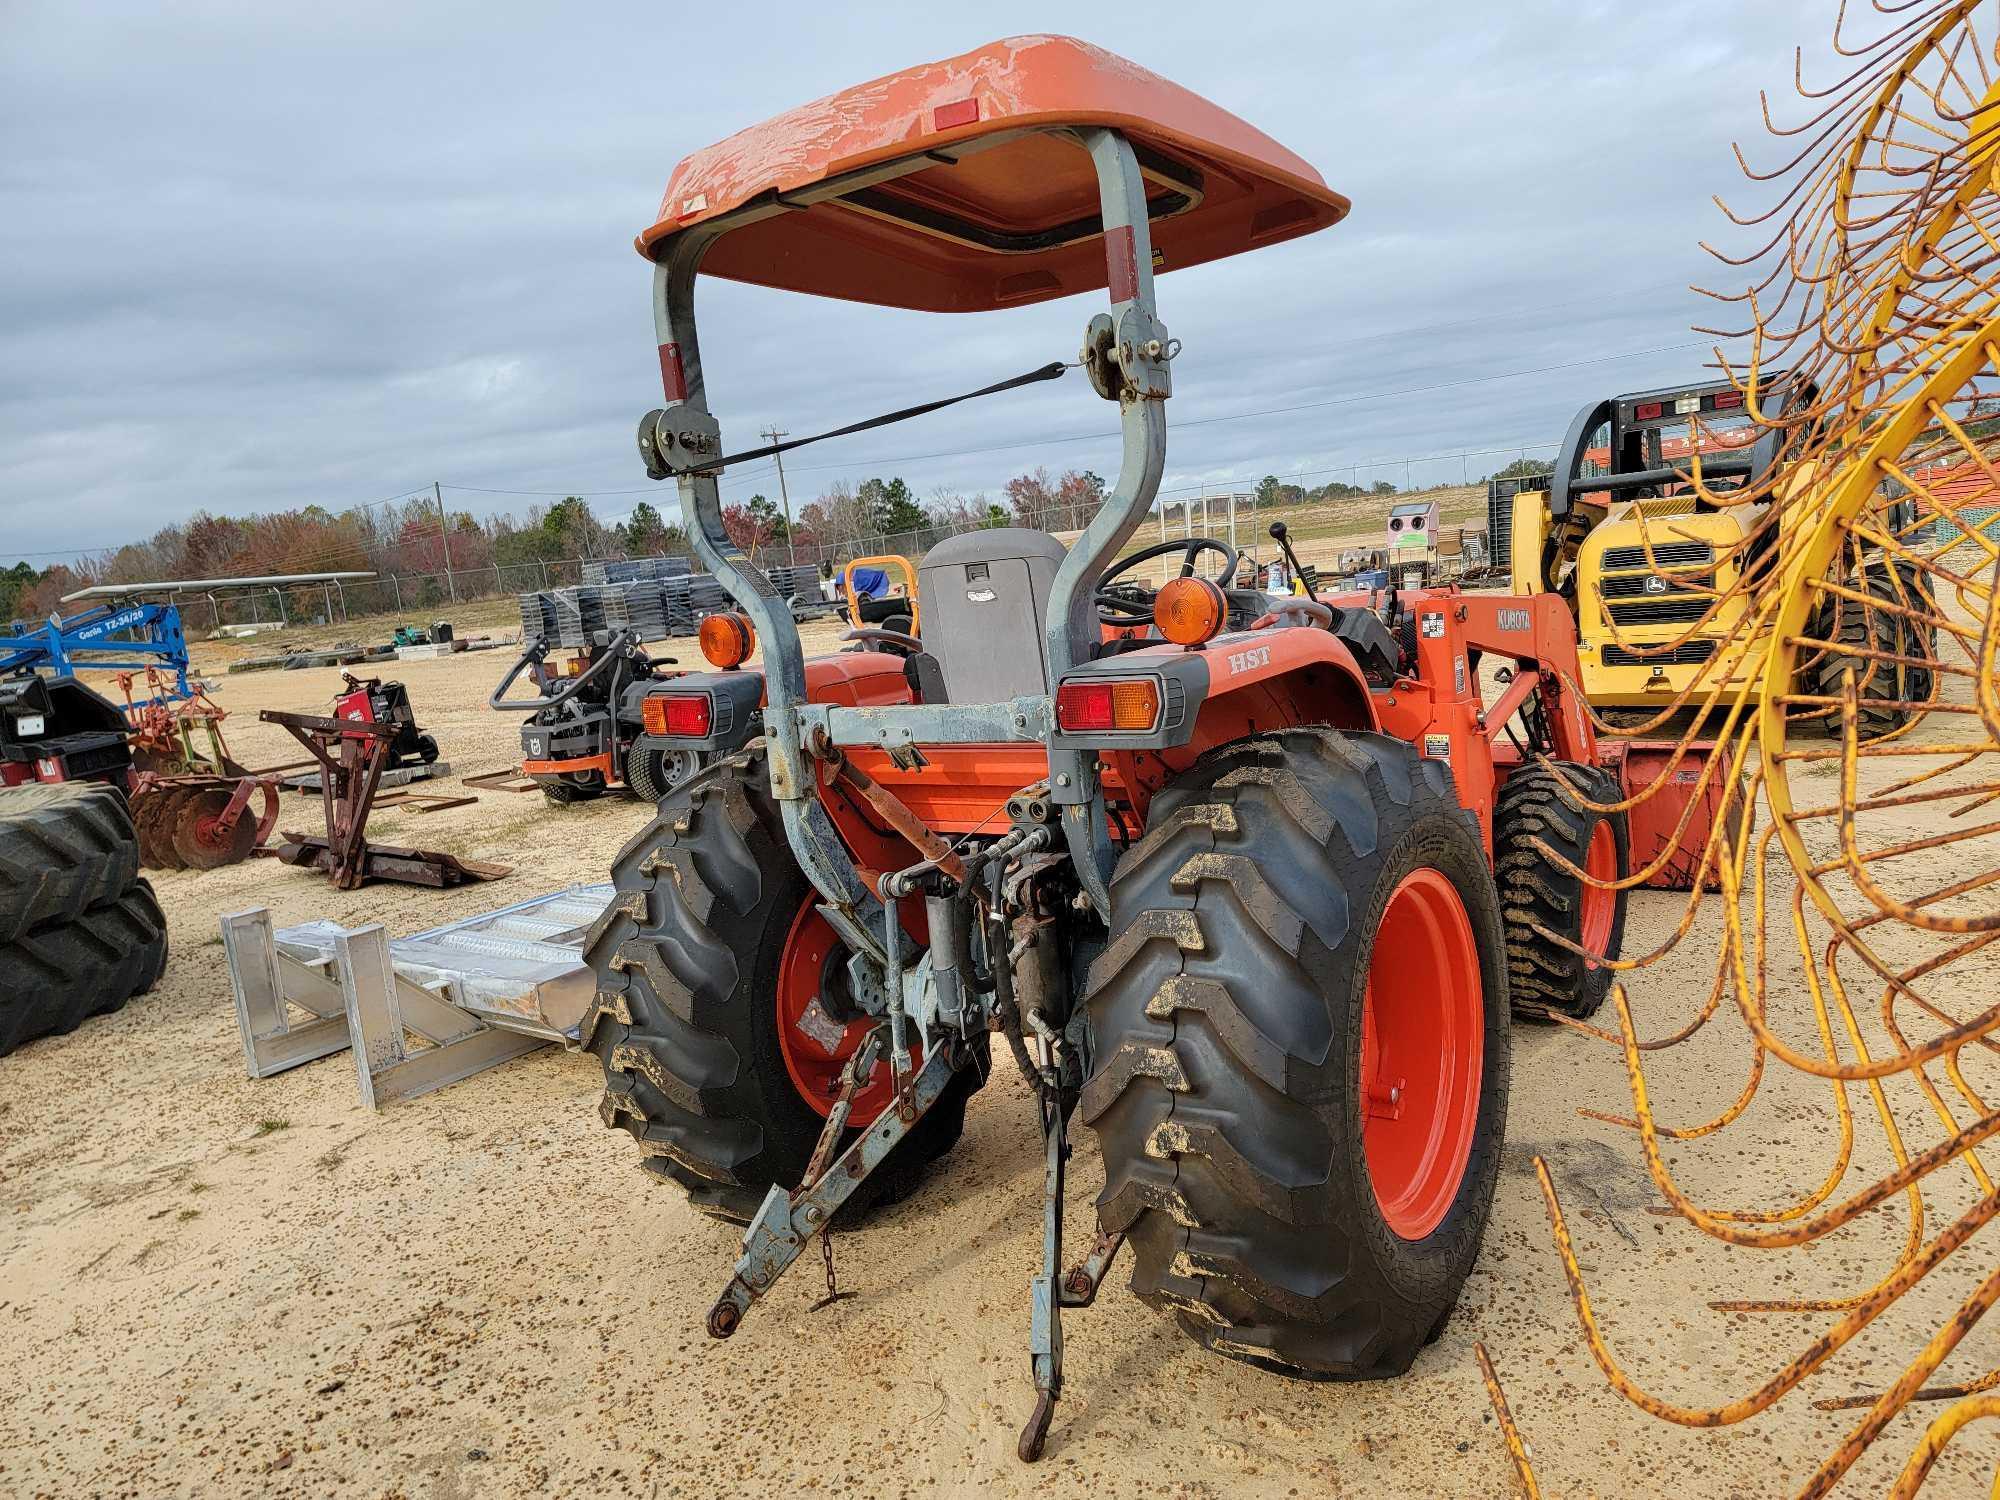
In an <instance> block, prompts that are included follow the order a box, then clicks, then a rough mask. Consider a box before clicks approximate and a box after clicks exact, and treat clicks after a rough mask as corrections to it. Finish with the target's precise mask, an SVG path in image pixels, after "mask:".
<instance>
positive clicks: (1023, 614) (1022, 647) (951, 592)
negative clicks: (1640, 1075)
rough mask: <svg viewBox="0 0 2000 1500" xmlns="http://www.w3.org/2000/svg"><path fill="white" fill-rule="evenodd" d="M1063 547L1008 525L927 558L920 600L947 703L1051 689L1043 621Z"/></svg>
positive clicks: (965, 537) (999, 699)
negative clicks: (1044, 654) (1045, 665)
mask: <svg viewBox="0 0 2000 1500" xmlns="http://www.w3.org/2000/svg"><path fill="white" fill-rule="evenodd" d="M1065 550H1066V549H1065V548H1064V547H1063V544H1062V543H1061V542H1059V541H1057V540H1056V539H1055V538H1054V537H1052V536H1050V535H1049V534H1048V533H1047V532H1046V531H1030V530H1028V529H1027V528H1025V527H1018V526H1003V527H997V528H995V529H992V530H988V531H968V532H965V533H963V534H961V535H959V536H954V537H947V538H945V539H944V540H943V541H942V542H939V543H938V544H937V545H936V546H935V547H933V548H931V550H930V551H929V552H928V553H926V554H925V556H924V560H923V563H922V565H921V566H920V567H919V568H918V570H917V597H918V598H919V599H921V600H922V601H923V619H924V650H925V652H926V653H927V654H928V655H930V656H932V657H935V658H936V660H937V665H938V675H939V677H940V678H941V679H942V685H943V688H944V692H945V695H946V696H945V699H944V700H942V701H949V702H952V703H1004V702H1006V701H1007V700H1008V699H1010V698H1020V697H1026V696H1029V695H1031V694H1036V693H1046V692H1047V691H1048V690H1049V684H1048V678H1047V675H1046V673H1045V672H1044V670H1043V665H1042V621H1043V619H1044V618H1045V617H1046V616H1047V614H1048V606H1049V591H1050V589H1051V588H1052V587H1053V586H1054V584H1055V577H1056V570H1057V569H1058V568H1060V567H1061V566H1062V561H1063V557H1064V555H1065ZM927 701H939V700H927Z"/></svg>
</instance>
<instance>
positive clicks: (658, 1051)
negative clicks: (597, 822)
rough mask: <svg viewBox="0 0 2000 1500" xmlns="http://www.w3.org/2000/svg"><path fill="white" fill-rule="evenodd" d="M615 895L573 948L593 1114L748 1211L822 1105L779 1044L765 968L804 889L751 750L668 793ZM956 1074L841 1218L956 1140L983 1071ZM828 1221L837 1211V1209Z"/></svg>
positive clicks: (725, 1215) (735, 1211)
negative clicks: (591, 991)
mask: <svg viewBox="0 0 2000 1500" xmlns="http://www.w3.org/2000/svg"><path fill="white" fill-rule="evenodd" d="M612 878H613V880H614V881H615V882H616V885H617V888H618V896H617V899H616V900H615V901H614V902H613V904H612V906H611V908H610V910H609V911H607V912H606V913H605V915H604V916H603V917H602V918H600V919H599V921H598V923H597V925H596V927H595V928H594V929H593V930H592V932H591V934H590V937H589V940H588V941H587V943H586V945H585V950H584V951H585V956H586V957H587V958H588V960H589V962H590V965H591V967H592V969H593V970H595V972H596V975H597V983H598V995H597V1009H596V1011H595V1012H594V1013H593V1015H592V1017H591V1019H590V1021H589V1022H587V1023H586V1026H585V1032H586V1036H585V1042H584V1045H585V1046H586V1047H588V1048H589V1050H590V1051H592V1052H593V1053H595V1054H596V1055H597V1058H598V1060H599V1061H600V1062H601V1063H602V1064H603V1067H604V1083H605V1089H604V1099H603V1102H602V1104H601V1106H600V1112H601V1113H602V1115H603V1117H604V1123H605V1124H606V1125H609V1126H611V1127H613V1128H614V1129H621V1130H626V1131H629V1132H630V1133H631V1135H632V1136H633V1138H634V1139H635V1140H637V1141H638V1142H639V1143H640V1144H641V1145H642V1146H643V1147H644V1148H645V1150H646V1152H647V1160H646V1162H645V1166H646V1168H647V1170H649V1171H651V1172H653V1173H654V1174H656V1175H657V1176H660V1177H662V1178H665V1179H667V1180H668V1181H671V1182H675V1183H678V1184H679V1185H680V1186H681V1187H682V1188H684V1189H685V1190H686V1192H687V1195H688V1197H689V1199H690V1200H691V1201H692V1202H693V1203H694V1205H695V1206H696V1207H697V1208H699V1209H701V1210H702V1211H704V1212H705V1213H708V1214H710V1215H712V1216H714V1217H716V1218H719V1219H724V1220H728V1221H730V1222H732V1223H744V1222H747V1221H748V1219H749V1218H750V1216H751V1215H752V1214H753V1213H755V1211H756V1209H757V1205H758V1204H760V1203H761V1202H763V1200H764V1195H765V1192H766V1191H767V1190H768V1189H769V1188H770V1187H771V1186H772V1185H773V1184H774V1183H775V1184H782V1185H784V1186H785V1187H787V1188H790V1187H794V1186H796V1185H797V1183H798V1181H799V1178H800V1176H801V1175H802V1174H803V1172H804V1170H805V1167H806V1162H807V1159H808V1158H809V1157H810V1156H811V1154H812V1148H813V1145H814V1143H815V1142H816V1141H817V1140H818V1139H819V1133H820V1128H821V1125H822V1124H823V1123H824V1121H823V1118H822V1117H821V1116H820V1115H819V1114H818V1113H817V1112H816V1111H815V1110H814V1109H813V1108H812V1106H811V1105H810V1104H808V1103H807V1102H806V1101H805V1100H804V1099H803V1098H802V1097H801V1096H800V1094H799V1092H798V1090H797V1088H796V1087H795V1086H794V1085H793V1083H792V1080H791V1076H790V1074H789V1073H788V1072H787V1070H786V1067H785V1061H784V1056H783V1053H782V1052H781V1050H780V1047H779V1042H778V1034H777V1033H778V1020H777V1004H776V991H777V974H778V964H779V960H780V958H781V956H782V950H783V948H784V945H785V939H786V936H787V934H788V933H789V931H790V930H791V925H792V923H793V921H794V920H795V919H796V918H797V916H798V914H799V910H800V908H801V906H802V905H803V904H804V902H805V899H806V891H807V889H808V884H807V881H806V877H805V874H804V872H803V871H801V870H800V869H799V867H798V862H797V861H796V860H795V859H794V857H793V855H792V851H791V846H790V845H789V843H788V842H787V841H786V837H785V830H784V825H783V823H782V821H781V819H780V817H779V813H778V808H777V804H776V802H775V801H774V800H773V799H772V797H771V790H770V780H769V773H768V772H767V770H766V769H765V756H764V751H763V749H762V748H761V746H760V747H754V748H752V749H749V750H744V751H739V752H738V753H737V754H735V755H733V756H730V757H728V758H727V759H725V760H721V761H718V762H716V763H715V764H713V765H710V766H708V767H707V768H705V769H704V770H703V771H702V772H701V774H699V775H697V776H695V777H693V778H692V779H690V780H688V781H685V782H683V783H682V784H681V785H679V786H677V787H675V788H674V789H673V790H672V791H670V792H669V793H668V794H667V796H666V798H665V800H664V801H662V802H661V804H660V811H659V816H658V817H656V818H655V819H654V820H653V822H652V824H651V825H650V826H648V827H647V828H646V829H645V830H644V831H643V832H642V833H640V834H639V835H638V836H637V837H636V838H634V839H633V840H632V841H631V842H630V843H628V844H627V845H626V846H625V847H624V848H623V849H622V850H620V851H619V854H618V858H617V860H616V862H615V863H614V864H613V865H612ZM980 1061H983V1060H976V1062H975V1065H974V1066H969V1067H967V1068H965V1069H964V1070H962V1071H961V1072H960V1073H959V1074H958V1076H957V1077H956V1078H954V1079H953V1080H952V1082H951V1084H950V1085H949V1086H948V1087H947V1089H946V1091H945V1093H944V1096H943V1097H942V1098H941V1099H939V1101H938V1102H937V1103H936V1104H935V1105H933V1106H932V1107H931V1111H930V1113H929V1114H927V1115H926V1116H924V1118H923V1119H922V1120H920V1121H919V1122H918V1123H917V1125H916V1128H915V1129H914V1130H913V1131H912V1132H911V1133H910V1135H909V1137H908V1138H907V1139H906V1140H904V1142H903V1143H902V1144H901V1145H900V1146H898V1147H897V1148H896V1150H895V1152H894V1153H893V1154H892V1155H891V1156H890V1157H889V1158H888V1160H887V1162H886V1163H885V1164H884V1165H883V1166H882V1167H881V1168H878V1169H877V1171H876V1173H875V1174H874V1176H873V1177H871V1178H870V1179H869V1181H868V1182H867V1183H866V1184H864V1185H863V1187H862V1189H861V1190H860V1191H859V1192H857V1193H856V1194H855V1196H854V1197H853V1198H851V1199H849V1200H848V1204H847V1206H846V1208H845V1209H843V1211H842V1217H843V1218H850V1219H851V1218H853V1217H855V1216H858V1215H860V1214H862V1213H865V1212H866V1211H867V1210H868V1208H870V1207H873V1206H876V1205H879V1204H883V1203H892V1202H895V1201H896V1200H897V1199H899V1198H901V1197H904V1196H906V1195H907V1194H908V1193H909V1192H910V1191H911V1190H912V1189H913V1188H914V1187H915V1186H916V1183H917V1180H918V1178H919V1176H920V1175H921V1173H922V1170H923V1168H924V1167H925V1166H926V1165H927V1164H928V1163H930V1162H932V1161H935V1160H936V1159H937V1158H938V1157H940V1156H942V1155H944V1153H945V1152H947V1151H949V1150H950V1149H951V1147H952V1146H953V1145H954V1144H955V1143H956V1142H957V1140H958V1138H959V1135H960V1133H961V1132H962V1131H963V1129H964V1126H965V1105H966V1101H967V1100H968V1099H969V1098H970V1097H971V1096H972V1094H973V1092H974V1091H975V1090H976V1089H977V1088H978V1087H979V1084H980V1083H981V1081H983V1077H984V1072H985V1070H984V1068H983V1066H980V1065H978V1063H979V1062H980ZM836 1222H839V1220H836Z"/></svg>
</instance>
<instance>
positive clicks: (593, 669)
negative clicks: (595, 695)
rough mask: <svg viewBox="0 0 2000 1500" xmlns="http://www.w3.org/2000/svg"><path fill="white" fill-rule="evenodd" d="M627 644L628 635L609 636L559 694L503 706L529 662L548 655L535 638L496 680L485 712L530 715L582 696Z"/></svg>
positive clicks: (546, 646) (546, 645)
mask: <svg viewBox="0 0 2000 1500" xmlns="http://www.w3.org/2000/svg"><path fill="white" fill-rule="evenodd" d="M631 643H632V632H631V631H629V630H621V631H619V632H618V633H617V634H616V635H614V636H612V637H611V639H610V641H609V642H608V643H607V644H606V645H605V647H604V654H603V655H601V656H599V657H598V658H597V660H596V661H594V662H592V663H591V664H590V666H589V667H588V668H587V669H586V670H584V671H583V672H581V673H579V674H578V675H577V676H576V677H574V678H572V679H571V680H570V684H569V686H568V687H566V688H564V689H563V690H562V691H561V692H559V693H554V694H551V695H550V696H548V697H545V698H517V699H515V700H513V701H512V702H507V701H505V700H504V695H505V693H506V691H507V689H508V688H510V687H512V686H513V685H514V679H515V678H516V677H519V676H520V675H521V671H522V669H523V668H524V667H526V666H527V665H528V663H529V662H531V661H532V662H540V661H541V660H542V659H543V658H544V657H546V656H547V655H548V654H549V643H548V642H547V641H546V640H544V639H542V638H541V637H539V636H537V637H536V638H535V639H534V640H532V641H530V642H529V643H528V648H527V649H526V650H525V651H523V652H522V653H521V656H520V659H519V660H518V661H516V662H515V663H514V665H513V667H512V668H511V669H509V671H508V673H507V675H506V676H505V677H503V678H501V679H500V686H498V687H497V688H495V689H494V690H493V692H492V695H491V696H490V697H488V698H487V700H486V706H487V707H488V708H497V709H499V710H500V711H501V712H502V713H534V712H538V711H539V710H541V709H544V708H554V707H556V706H557V705H558V704H563V703H567V702H569V700H570V699H572V698H574V697H575V696H576V695H577V694H578V693H580V692H582V691H583V689H584V687H585V686H586V685H587V684H589V683H591V682H593V681H595V680H596V678H597V676H598V674H599V673H601V672H603V671H605V670H606V669H608V668H609V667H610V665H611V664H612V663H613V662H614V661H617V660H618V659H619V658H620V657H621V656H623V655H624V654H625V648H626V647H627V646H629V645H630V644H631Z"/></svg>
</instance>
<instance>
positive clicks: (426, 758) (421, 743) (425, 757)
mask: <svg viewBox="0 0 2000 1500" xmlns="http://www.w3.org/2000/svg"><path fill="white" fill-rule="evenodd" d="M417 758H418V759H419V760H421V761H422V762H423V763H424V764H425V765H427V766H428V765H430V764H432V763H433V762H434V761H436V759H437V758H438V742H437V741H436V740H435V739H433V738H432V737H431V736H430V735H427V734H420V735H418V736H417Z"/></svg>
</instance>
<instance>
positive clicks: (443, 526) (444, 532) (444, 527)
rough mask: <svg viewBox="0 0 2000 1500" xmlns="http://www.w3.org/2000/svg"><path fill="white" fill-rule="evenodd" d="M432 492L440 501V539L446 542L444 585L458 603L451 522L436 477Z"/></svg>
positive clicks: (440, 486) (438, 501) (453, 600)
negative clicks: (452, 577)
mask: <svg viewBox="0 0 2000 1500" xmlns="http://www.w3.org/2000/svg"><path fill="white" fill-rule="evenodd" d="M431 494H432V495H434V496H435V497H436V498H437V503H438V539H439V540H440V541H442V542H443V543H444V587H445V592H446V593H448V594H450V595H451V602H452V603H453V604H456V603H458V585H457V584H455V583H453V582H452V581H451V522H450V521H449V520H447V519H446V517H445V513H444V486H443V485H441V484H439V483H438V482H437V481H436V480H435V479H433V480H432V481H431Z"/></svg>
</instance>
